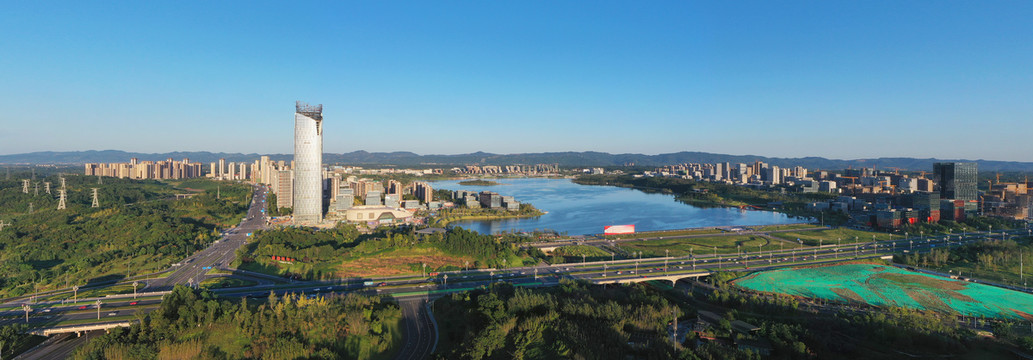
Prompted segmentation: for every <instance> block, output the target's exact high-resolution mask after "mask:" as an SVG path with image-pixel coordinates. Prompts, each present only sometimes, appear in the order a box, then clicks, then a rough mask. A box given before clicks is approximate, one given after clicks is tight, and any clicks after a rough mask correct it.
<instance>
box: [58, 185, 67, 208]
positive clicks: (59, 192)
mask: <svg viewBox="0 0 1033 360" xmlns="http://www.w3.org/2000/svg"><path fill="white" fill-rule="evenodd" d="M57 193H58V194H60V195H61V200H60V201H59V202H58V203H57V209H58V210H64V209H65V189H61V190H58V191H57Z"/></svg>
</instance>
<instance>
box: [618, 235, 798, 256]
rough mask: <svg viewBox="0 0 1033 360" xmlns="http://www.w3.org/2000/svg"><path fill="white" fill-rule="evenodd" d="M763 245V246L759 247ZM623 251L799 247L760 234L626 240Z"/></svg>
mask: <svg viewBox="0 0 1033 360" xmlns="http://www.w3.org/2000/svg"><path fill="white" fill-rule="evenodd" d="M761 246H763V247H761ZM619 247H620V248H621V249H623V250H624V251H625V252H628V253H630V252H632V251H641V252H642V256H643V257H658V256H666V254H667V253H666V252H665V250H669V251H670V256H686V255H689V254H690V252H691V253H694V254H697V255H706V254H713V253H714V249H715V248H716V249H717V253H718V254H734V253H736V252H738V251H757V250H778V249H792V248H796V247H800V246H799V245H797V244H794V243H791V242H785V241H778V240H773V239H769V238H767V237H764V236H761V235H734V236H711V237H699V238H691V239H663V240H645V241H628V242H623V243H621V244H620V245H619Z"/></svg>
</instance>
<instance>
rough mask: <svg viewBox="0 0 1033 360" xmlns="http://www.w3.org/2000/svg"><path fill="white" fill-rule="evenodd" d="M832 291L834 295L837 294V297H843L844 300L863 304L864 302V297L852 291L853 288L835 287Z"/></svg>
mask: <svg viewBox="0 0 1033 360" xmlns="http://www.w3.org/2000/svg"><path fill="white" fill-rule="evenodd" d="M832 292H834V293H836V295H839V297H841V298H843V299H845V300H846V302H852V303H861V304H865V303H866V302H865V301H864V298H862V297H861V295H858V294H857V293H856V292H854V291H853V290H850V289H846V288H835V289H832Z"/></svg>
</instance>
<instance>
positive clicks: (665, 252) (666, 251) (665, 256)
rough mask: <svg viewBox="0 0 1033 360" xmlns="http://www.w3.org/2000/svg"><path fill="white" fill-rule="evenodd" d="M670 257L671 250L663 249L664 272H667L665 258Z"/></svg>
mask: <svg viewBox="0 0 1033 360" xmlns="http://www.w3.org/2000/svg"><path fill="white" fill-rule="evenodd" d="M669 257H671V250H667V249H664V274H666V273H667V258H669Z"/></svg>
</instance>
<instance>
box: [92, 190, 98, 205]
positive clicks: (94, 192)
mask: <svg viewBox="0 0 1033 360" xmlns="http://www.w3.org/2000/svg"><path fill="white" fill-rule="evenodd" d="M93 207H100V200H97V188H93Z"/></svg>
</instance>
